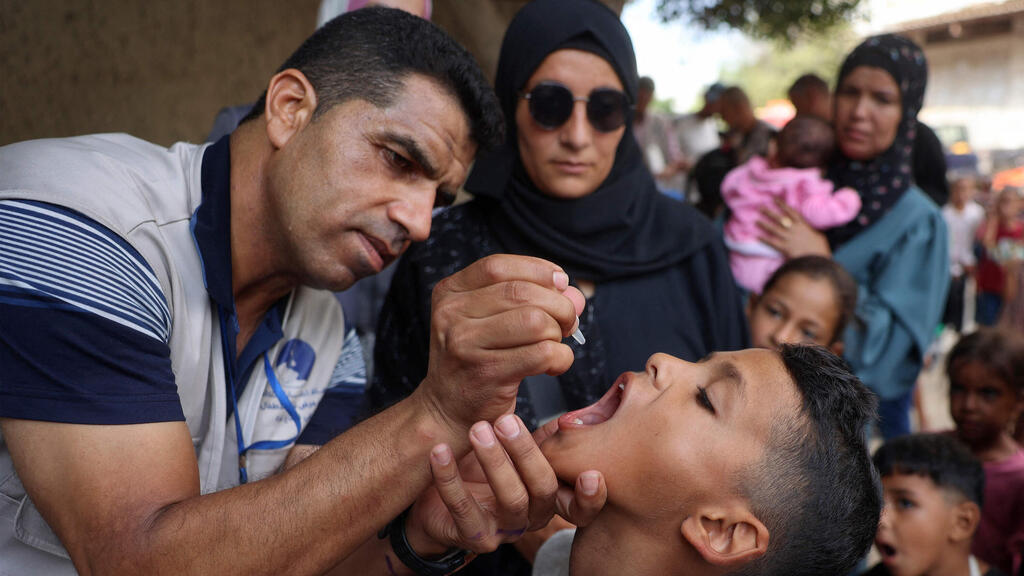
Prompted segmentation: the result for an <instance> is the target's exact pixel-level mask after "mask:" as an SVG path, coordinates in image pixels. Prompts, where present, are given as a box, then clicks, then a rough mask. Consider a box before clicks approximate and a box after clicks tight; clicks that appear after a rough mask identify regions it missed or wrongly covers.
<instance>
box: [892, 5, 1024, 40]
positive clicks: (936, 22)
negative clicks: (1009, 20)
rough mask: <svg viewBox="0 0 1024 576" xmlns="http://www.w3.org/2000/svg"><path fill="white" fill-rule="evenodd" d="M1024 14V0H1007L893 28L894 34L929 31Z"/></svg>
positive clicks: (970, 7) (903, 23)
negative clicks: (952, 25)
mask: <svg viewBox="0 0 1024 576" xmlns="http://www.w3.org/2000/svg"><path fill="white" fill-rule="evenodd" d="M1019 13H1024V0H1007V1H1006V2H991V3H988V4H976V5H974V6H969V7H967V8H964V9H963V10H956V11H954V12H946V13H944V14H938V15H936V16H930V17H928V18H921V19H919V20H909V21H907V22H901V23H899V24H897V25H895V26H894V27H893V31H894V32H910V31H912V30H927V29H929V28H935V27H938V26H946V25H948V24H952V23H954V22H969V21H971V20H983V19H988V18H994V17H998V16H1008V15H1014V14H1019Z"/></svg>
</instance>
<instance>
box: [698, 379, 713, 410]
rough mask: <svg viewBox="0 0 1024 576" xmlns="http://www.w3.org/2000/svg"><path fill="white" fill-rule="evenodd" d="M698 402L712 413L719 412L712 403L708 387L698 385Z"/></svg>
mask: <svg viewBox="0 0 1024 576" xmlns="http://www.w3.org/2000/svg"><path fill="white" fill-rule="evenodd" d="M697 402H698V403H699V404H700V405H701V407H703V408H704V409H705V410H707V411H708V412H711V414H717V412H715V406H714V404H712V403H711V398H710V397H709V396H708V389H707V388H704V387H703V386H697Z"/></svg>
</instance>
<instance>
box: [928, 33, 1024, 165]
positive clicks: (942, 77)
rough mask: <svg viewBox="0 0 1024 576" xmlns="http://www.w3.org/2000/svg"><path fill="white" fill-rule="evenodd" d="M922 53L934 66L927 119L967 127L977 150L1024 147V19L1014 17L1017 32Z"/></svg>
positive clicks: (932, 46) (933, 46)
mask: <svg viewBox="0 0 1024 576" xmlns="http://www.w3.org/2000/svg"><path fill="white" fill-rule="evenodd" d="M915 40H918V41H920V40H923V39H922V38H921V37H920V35H918V36H916V37H915ZM922 48H923V49H924V51H925V55H926V56H927V57H928V65H929V80H928V92H927V94H926V95H925V102H924V109H923V110H922V112H921V117H922V119H924V120H925V121H926V122H928V123H929V124H932V125H934V126H940V125H963V126H966V127H967V130H968V135H969V138H970V142H971V144H972V146H974V147H975V148H976V149H978V150H982V151H984V150H997V149H1017V148H1024V130H1021V127H1022V126H1024V14H1018V15H1015V16H1014V17H1013V30H1012V33H1009V34H1000V35H997V36H991V37H987V38H978V39H973V40H962V41H952V42H942V43H938V44H923V45H922Z"/></svg>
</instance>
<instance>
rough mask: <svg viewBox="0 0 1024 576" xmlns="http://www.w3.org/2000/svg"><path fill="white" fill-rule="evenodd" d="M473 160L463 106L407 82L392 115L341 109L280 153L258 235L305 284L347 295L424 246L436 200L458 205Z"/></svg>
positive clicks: (365, 105)
mask: <svg viewBox="0 0 1024 576" xmlns="http://www.w3.org/2000/svg"><path fill="white" fill-rule="evenodd" d="M475 152H476V149H475V145H474V144H473V142H472V140H471V139H470V132H469V124H468V120H467V118H466V115H465V113H464V112H463V111H462V108H461V107H460V105H459V102H458V101H457V100H456V99H455V98H454V97H453V96H452V95H451V94H449V93H448V92H447V91H446V90H445V89H444V88H442V87H441V85H439V84H438V83H436V82H435V81H433V80H430V79H427V78H425V77H422V76H418V75H410V76H409V77H407V78H406V79H405V82H404V88H403V89H402V90H401V92H400V93H399V94H398V96H397V97H396V98H395V100H394V101H393V102H392V104H391V106H389V107H387V108H378V107H376V106H374V105H373V104H371V103H369V102H366V101H364V100H351V101H348V102H344V103H341V104H338V105H336V106H334V107H332V108H331V109H329V110H327V111H325V112H324V113H323V114H322V115H321V116H320V117H319V118H317V119H315V120H313V121H312V122H310V123H309V124H308V125H306V126H305V127H304V128H302V129H301V130H300V131H299V132H297V133H295V134H294V135H293V136H292V137H291V139H289V140H288V142H287V144H286V145H285V146H283V147H282V148H280V149H279V150H277V151H276V153H275V154H274V155H273V156H272V157H271V160H270V162H269V165H268V168H267V179H268V190H269V193H268V203H269V204H270V206H268V208H269V210H268V212H269V214H270V215H271V216H270V217H271V218H272V219H273V220H272V221H271V222H270V224H269V226H268V228H270V227H272V229H271V230H269V231H264V232H265V233H267V234H269V235H270V236H271V237H272V238H274V239H275V245H276V249H277V254H275V256H277V257H279V258H282V259H283V260H284V262H286V266H287V267H288V269H289V270H290V271H291V272H292V273H293V274H295V275H296V276H298V280H299V281H300V282H301V283H303V284H306V285H309V286H312V287H315V288H326V289H330V290H344V289H346V288H348V287H349V286H351V285H352V284H353V283H354V282H355V281H356V280H359V279H360V278H363V277H365V276H369V275H372V274H376V273H377V272H380V271H381V270H382V269H383V268H384V267H385V266H387V265H388V264H390V263H391V262H392V261H393V260H394V259H395V258H397V257H398V256H399V255H400V254H401V253H402V252H403V251H405V249H406V248H407V247H408V246H409V243H410V242H411V241H422V240H425V239H426V238H427V236H428V234H429V233H430V219H431V211H432V209H433V208H434V206H435V201H436V200H435V199H436V198H440V199H442V200H443V199H444V198H445V197H448V196H451V197H453V196H454V194H455V191H456V190H457V189H458V187H459V186H460V185H461V184H462V182H463V181H464V180H465V178H466V173H467V171H468V169H469V164H470V162H471V161H472V159H473V155H474V154H475ZM449 199H450V198H449Z"/></svg>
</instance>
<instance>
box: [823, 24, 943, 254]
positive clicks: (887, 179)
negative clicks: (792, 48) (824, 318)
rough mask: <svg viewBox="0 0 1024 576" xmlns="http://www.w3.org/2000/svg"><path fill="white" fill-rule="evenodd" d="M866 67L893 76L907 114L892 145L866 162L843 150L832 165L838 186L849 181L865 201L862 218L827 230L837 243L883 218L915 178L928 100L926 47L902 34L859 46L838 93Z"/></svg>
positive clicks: (849, 58) (847, 62) (831, 175)
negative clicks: (914, 163) (857, 70)
mask: <svg viewBox="0 0 1024 576" xmlns="http://www.w3.org/2000/svg"><path fill="white" fill-rule="evenodd" d="M860 66H868V67H872V68H881V69H882V70H885V71H886V72H888V73H889V75H890V76H892V78H893V80H895V81H896V85H897V86H898V87H899V90H900V103H901V106H902V108H903V110H902V117H901V118H900V124H899V127H898V128H897V130H896V137H895V139H893V142H892V145H891V146H890V147H889V149H888V150H886V151H885V152H883V153H881V154H879V155H878V156H876V157H874V158H872V159H870V160H864V161H859V160H852V159H850V158H847V157H846V156H845V155H844V154H843V153H842V150H840V151H839V153H838V154H837V155H836V160H835V161H834V162H832V164H831V165H830V166H829V170H828V176H829V179H831V180H832V181H833V182H835V185H836V188H837V189H838V188H841V187H846V186H849V187H851V188H853V189H855V190H857V192H859V193H860V197H861V200H862V202H861V209H860V214H858V215H857V217H856V218H854V219H853V220H851V221H850V223H848V224H846V225H844V226H839V227H836V228H833V229H831V230H829V231H828V232H827V235H828V239H829V243H831V244H832V246H833V247H835V246H839V245H841V244H843V243H844V242H846V241H848V240H850V239H851V238H853V237H854V236H856V235H857V234H858V233H859V232H860V231H861V230H863V229H865V228H867V227H868V226H871V225H872V224H874V223H875V222H877V221H878V220H879V219H880V218H881V217H882V216H883V215H885V213H886V212H888V211H889V209H890V208H892V207H893V205H895V204H896V202H897V201H898V200H899V199H900V197H902V196H903V193H904V192H906V191H907V189H909V188H910V186H911V184H912V183H913V175H912V158H913V151H914V138H915V137H916V136H917V113H918V112H919V111H920V110H921V105H922V103H923V102H924V89H925V86H926V85H927V83H928V63H927V61H926V60H925V57H924V52H922V51H921V48H919V47H918V46H917V44H914V43H913V42H911V41H910V40H908V39H906V38H904V37H902V36H896V35H894V34H883V35H881V36H873V37H871V38H868V39H867V40H865V41H864V42H862V43H861V44H860V45H859V46H857V47H856V48H854V49H853V52H850V55H849V56H847V57H846V60H845V61H844V62H843V65H842V67H841V68H840V69H839V80H838V81H837V82H836V91H837V92H838V90H839V87H840V86H842V84H843V80H845V79H846V77H847V76H848V75H849V74H850V73H851V72H853V70H854V69H855V68H858V67H860Z"/></svg>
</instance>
